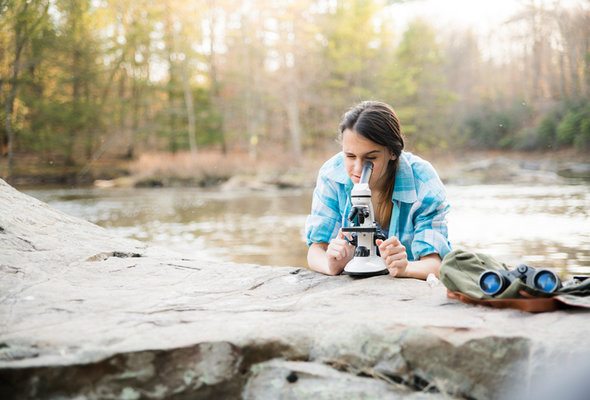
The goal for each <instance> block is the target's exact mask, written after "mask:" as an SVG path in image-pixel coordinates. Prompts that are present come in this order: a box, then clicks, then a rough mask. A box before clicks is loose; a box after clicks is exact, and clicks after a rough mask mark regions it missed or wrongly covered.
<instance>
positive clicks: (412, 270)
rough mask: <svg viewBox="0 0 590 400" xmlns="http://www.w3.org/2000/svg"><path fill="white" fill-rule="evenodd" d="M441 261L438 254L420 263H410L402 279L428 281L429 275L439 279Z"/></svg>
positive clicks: (423, 259)
mask: <svg viewBox="0 0 590 400" xmlns="http://www.w3.org/2000/svg"><path fill="white" fill-rule="evenodd" d="M440 265H441V259H440V256H439V255H438V254H429V255H427V256H424V257H422V258H421V259H420V260H418V261H410V262H408V266H407V267H406V270H405V271H404V274H403V275H400V277H404V278H416V279H423V280H426V278H427V277H428V275H429V274H434V275H435V276H436V277H438V274H439V271H440Z"/></svg>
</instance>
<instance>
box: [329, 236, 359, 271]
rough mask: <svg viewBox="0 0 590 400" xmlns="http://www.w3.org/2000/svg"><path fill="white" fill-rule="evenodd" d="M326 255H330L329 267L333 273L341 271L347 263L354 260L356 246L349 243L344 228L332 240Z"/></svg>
mask: <svg viewBox="0 0 590 400" xmlns="http://www.w3.org/2000/svg"><path fill="white" fill-rule="evenodd" d="M326 256H327V257H328V268H329V270H330V273H331V274H333V275H338V274H339V273H341V272H342V270H343V269H344V267H345V266H346V264H348V262H349V261H350V260H352V257H353V256H354V246H353V245H351V244H350V243H348V241H347V240H346V236H345V235H344V233H343V232H342V229H340V231H339V232H338V236H336V237H335V238H334V239H332V240H330V244H328V248H327V249H326Z"/></svg>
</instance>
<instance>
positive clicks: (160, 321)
mask: <svg viewBox="0 0 590 400" xmlns="http://www.w3.org/2000/svg"><path fill="white" fill-rule="evenodd" d="M588 332H590V315H589V314H588V313H585V312H580V311H565V310H564V311H558V312H553V313H546V314H527V313H523V312H520V311H513V310H496V309H487V308H483V307H474V306H469V305H465V304H463V303H459V302H457V301H454V300H449V299H447V297H446V290H445V288H444V287H442V286H440V285H439V286H434V287H430V286H429V285H428V284H427V283H426V282H422V281H417V280H403V279H394V278H391V277H383V276H382V277H374V278H369V279H364V280H352V279H350V278H349V277H346V276H339V277H327V276H323V275H320V274H316V273H313V272H310V271H308V270H306V269H303V268H296V267H292V268H291V267H289V268H277V267H274V268H273V267H265V266H257V265H243V264H231V263H211V262H203V261H199V260H193V259H188V258H186V257H183V256H182V255H179V254H175V253H171V252H168V251H166V250H163V249H157V248H153V247H148V246H147V245H145V244H143V243H140V242H136V241H131V240H126V239H121V238H118V237H116V236H115V235H114V234H112V233H110V232H109V231H107V230H105V229H103V228H100V227H98V226H95V225H93V224H90V223H88V222H85V221H82V220H79V219H76V218H73V217H69V216H67V215H64V214H63V213H60V212H58V211H55V210H53V209H51V208H50V207H49V206H47V205H46V204H44V203H41V202H39V201H37V200H35V199H33V198H31V197H28V196H26V195H24V194H22V193H19V192H18V191H16V190H15V189H13V188H12V187H10V186H9V185H7V184H6V183H5V182H3V181H1V180H0V398H2V399H9V398H17V399H21V398H22V399H27V398H35V399H37V398H39V399H53V398H60V399H62V398H76V399H112V398H116V399H139V398H146V399H199V398H245V399H271V398H272V399H276V398H284V399H307V398H317V399H336V398H375V399H388V398H392V399H393V398H409V399H422V398H424V399H427V398H449V397H451V396H454V397H461V398H475V399H488V398H504V397H510V395H511V393H513V390H516V389H515V388H518V389H519V390H522V388H523V386H530V385H535V384H538V383H539V382H541V381H539V379H542V377H544V376H545V373H546V372H547V370H548V369H549V371H550V368H551V366H555V365H557V366H559V367H560V368H563V367H564V365H567V362H568V360H571V359H573V358H575V357H576V355H578V354H580V353H584V352H588V351H590V341H588V340H587V336H588ZM586 354H588V353H586ZM541 383H542V382H541Z"/></svg>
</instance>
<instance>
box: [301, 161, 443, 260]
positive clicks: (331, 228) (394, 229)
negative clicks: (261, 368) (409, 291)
mask: <svg viewBox="0 0 590 400" xmlns="http://www.w3.org/2000/svg"><path fill="white" fill-rule="evenodd" d="M353 186H354V184H353V183H352V181H351V180H350V178H349V177H348V174H347V173H346V169H345V167H344V154H343V153H338V154H336V155H335V156H334V157H332V158H331V159H329V160H328V161H326V163H325V164H324V165H323V166H322V168H321V169H320V171H319V174H318V180H317V184H316V187H315V190H314V192H313V201H312V205H311V214H310V215H309V216H308V217H307V221H306V223H305V231H306V236H307V245H308V246H309V245H311V244H312V243H329V242H330V240H331V239H332V238H334V237H336V235H337V234H338V230H339V229H340V228H341V227H342V226H350V223H349V221H348V214H349V212H350V207H351V202H350V191H351V190H352V187H353ZM392 203H393V210H392V212H391V221H390V224H389V237H391V236H396V237H397V238H398V239H399V240H400V241H401V242H402V244H403V245H404V246H405V247H406V253H407V255H408V260H411V261H412V260H418V259H420V257H422V256H425V255H428V254H432V253H438V254H439V255H440V257H441V258H443V257H444V256H445V255H446V254H447V253H449V252H450V251H451V244H450V243H449V240H448V231H447V220H446V215H447V213H448V211H449V204H448V203H447V201H446V191H445V188H444V186H443V184H442V182H441V181H440V178H439V177H438V174H437V173H436V171H435V170H434V168H433V167H432V165H430V163H429V162H427V161H425V160H423V159H421V158H420V157H418V156H415V155H413V154H412V153H408V152H402V154H401V156H400V157H399V162H398V167H397V172H396V175H395V187H394V189H393V195H392Z"/></svg>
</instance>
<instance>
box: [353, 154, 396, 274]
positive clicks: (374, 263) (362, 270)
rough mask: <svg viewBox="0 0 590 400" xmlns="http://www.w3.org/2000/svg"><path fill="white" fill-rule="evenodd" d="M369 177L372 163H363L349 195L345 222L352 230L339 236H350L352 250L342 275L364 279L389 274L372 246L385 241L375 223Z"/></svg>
mask: <svg viewBox="0 0 590 400" xmlns="http://www.w3.org/2000/svg"><path fill="white" fill-rule="evenodd" d="M372 173H373V163H372V162H370V161H366V162H365V163H364V164H363V170H362V172H361V179H360V180H359V183H357V184H355V185H354V187H353V188H352V192H351V195H350V197H351V203H352V208H351V210H350V214H349V215H348V220H349V221H350V222H351V223H352V225H353V226H350V227H343V228H342V232H351V233H352V236H353V239H352V240H351V241H350V243H351V244H353V245H354V246H356V249H355V251H354V257H353V259H352V260H350V262H349V263H348V264H346V267H344V274H346V275H350V276H352V277H354V278H367V277H370V276H376V275H387V274H388V273H389V271H388V270H387V267H386V266H385V262H384V261H383V259H382V258H381V257H380V255H379V254H378V249H377V245H376V244H375V241H376V240H377V239H382V240H385V239H386V237H385V236H384V235H383V233H382V231H381V229H380V228H379V227H378V224H377V222H376V221H375V213H374V211H373V204H372V203H371V189H370V188H369V180H370V179H371V174H372Z"/></svg>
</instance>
